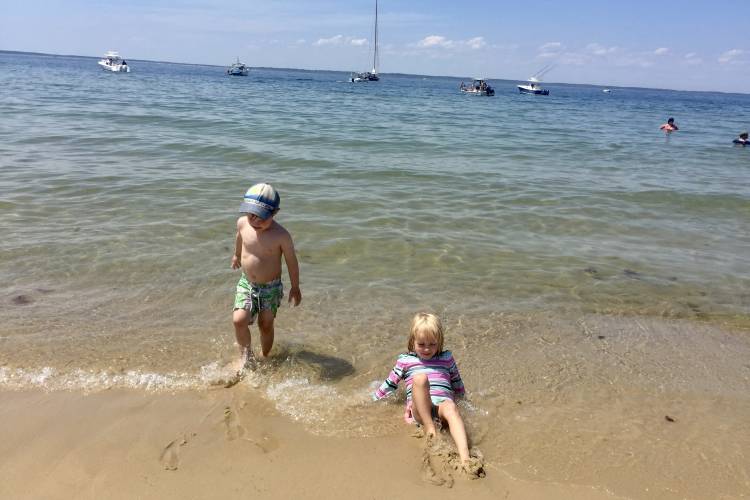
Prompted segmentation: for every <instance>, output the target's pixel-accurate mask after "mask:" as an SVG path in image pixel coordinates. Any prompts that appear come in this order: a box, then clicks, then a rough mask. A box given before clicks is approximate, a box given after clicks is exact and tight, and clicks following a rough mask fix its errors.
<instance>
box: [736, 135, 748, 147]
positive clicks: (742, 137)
mask: <svg viewBox="0 0 750 500" xmlns="http://www.w3.org/2000/svg"><path fill="white" fill-rule="evenodd" d="M734 143H735V144H741V145H743V146H747V145H748V144H750V139H748V136H747V132H741V133H740V136H739V137H738V138H737V139H735V140H734Z"/></svg>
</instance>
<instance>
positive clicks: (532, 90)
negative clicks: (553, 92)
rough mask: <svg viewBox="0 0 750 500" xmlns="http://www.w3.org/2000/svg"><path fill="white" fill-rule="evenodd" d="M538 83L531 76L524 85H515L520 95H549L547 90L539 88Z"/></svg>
mask: <svg viewBox="0 0 750 500" xmlns="http://www.w3.org/2000/svg"><path fill="white" fill-rule="evenodd" d="M539 83H540V82H539V80H537V79H536V78H534V77H533V76H532V77H531V78H529V82H528V83H526V84H525V85H517V87H518V91H519V92H520V93H522V94H536V95H549V90H547V89H543V88H542V87H540V86H539Z"/></svg>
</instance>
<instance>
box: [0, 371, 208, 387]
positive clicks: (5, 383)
mask: <svg viewBox="0 0 750 500" xmlns="http://www.w3.org/2000/svg"><path fill="white" fill-rule="evenodd" d="M211 376H213V374H212V373H211V374H209V373H208V372H202V373H201V374H200V375H192V374H189V373H174V372H173V373H153V372H143V371H139V370H129V371H125V372H122V373H114V372H111V371H107V370H82V369H76V370H72V371H70V372H67V373H63V372H61V371H59V370H57V369H56V368H51V367H48V366H45V367H43V368H40V369H37V370H27V369H24V368H9V367H5V366H3V367H0V388H3V389H10V390H24V389H44V390H46V391H74V390H82V391H86V392H89V391H100V390H105V389H111V388H127V389H143V390H147V391H175V390H189V389H196V388H205V387H208V386H209V385H210V381H211V380H212V379H211Z"/></svg>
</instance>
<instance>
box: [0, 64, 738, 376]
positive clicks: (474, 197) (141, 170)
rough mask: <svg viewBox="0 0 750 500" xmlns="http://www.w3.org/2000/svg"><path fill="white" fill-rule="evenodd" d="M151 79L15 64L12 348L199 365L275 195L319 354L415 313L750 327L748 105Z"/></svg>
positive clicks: (193, 72)
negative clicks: (253, 224) (258, 188)
mask: <svg viewBox="0 0 750 500" xmlns="http://www.w3.org/2000/svg"><path fill="white" fill-rule="evenodd" d="M131 65H132V68H133V72H132V73H131V74H126V75H120V74H109V73H104V72H102V71H100V70H99V69H98V67H97V65H96V61H95V59H91V58H79V57H62V56H38V55H28V54H12V53H0V85H1V86H2V89H3V92H2V94H0V113H1V114H2V116H3V119H2V122H0V133H2V136H3V140H2V142H0V232H1V233H2V235H3V238H2V239H1V240H0V277H1V278H2V282H3V284H4V287H3V291H2V295H1V296H0V299H2V301H3V307H2V309H0V320H2V321H3V323H4V324H5V325H6V327H5V328H6V330H7V331H9V332H11V333H9V334H8V338H11V339H15V340H14V341H18V342H27V340H21V339H27V336H28V335H31V334H33V333H34V332H39V331H40V330H46V329H48V328H54V329H56V330H58V329H59V330H61V331H63V332H65V335H64V336H63V338H64V339H65V340H64V341H61V340H60V337H56V338H55V341H54V342H55V349H62V351H63V352H66V351H65V350H66V349H71V351H70V352H71V353H72V352H78V349H79V348H80V347H81V346H83V345H89V343H90V342H91V341H92V339H109V336H110V335H116V334H118V332H122V331H126V332H129V333H128V336H125V337H124V338H128V339H135V338H138V335H143V336H146V337H149V338H153V337H155V338H157V339H158V338H164V337H160V336H161V335H167V338H174V339H179V343H180V344H181V345H191V344H190V342H197V343H198V345H199V346H200V347H195V346H194V349H193V350H192V351H191V353H190V354H189V355H188V358H189V359H191V360H193V364H190V363H188V365H189V366H192V367H194V365H196V364H197V365H198V366H202V363H204V362H205V361H206V359H209V360H210V359H211V358H212V357H216V356H219V354H217V352H218V353H225V352H226V351H225V350H226V346H227V345H231V341H232V339H231V327H230V325H229V324H228V312H227V311H228V308H229V307H230V306H229V304H230V303H231V296H232V288H233V286H234V283H235V282H236V279H237V275H236V273H234V272H232V271H231V270H230V269H229V258H230V256H231V247H232V242H233V231H234V223H235V219H236V216H237V214H236V208H237V206H238V204H239V201H240V199H241V196H242V194H243V193H244V191H245V189H246V188H247V187H248V186H250V185H251V184H253V183H255V182H258V181H267V182H271V183H273V184H274V185H275V186H276V187H277V188H278V190H279V191H280V193H281V196H282V210H281V212H280V214H279V215H278V220H279V221H280V222H281V223H282V224H283V225H285V226H286V227H287V228H288V229H289V230H290V231H291V232H292V234H293V235H294V237H295V242H296V245H297V249H298V253H299V256H300V260H301V266H302V290H303V293H304V296H305V302H304V305H303V307H302V308H300V309H298V310H296V311H291V310H289V309H285V310H283V313H282V316H281V317H280V319H279V321H280V324H281V325H282V327H284V328H286V329H293V330H295V331H297V332H298V333H299V336H298V337H296V338H297V339H300V340H301V341H302V342H315V343H321V344H322V345H328V344H331V345H336V344H337V341H338V340H337V339H339V337H340V336H342V335H348V334H349V332H352V331H360V332H361V330H362V329H363V328H364V329H367V328H368V327H367V326H365V325H370V324H373V323H376V322H382V325H383V329H385V330H386V331H387V332H389V333H388V334H387V337H388V338H389V339H390V340H389V341H388V342H386V343H384V344H382V347H380V349H378V352H380V350H381V349H382V350H384V351H387V350H388V349H392V348H393V346H395V345H400V344H401V340H399V339H400V338H401V336H402V332H403V328H404V324H405V323H408V318H409V317H410V316H411V315H412V314H413V313H414V312H415V311H417V310H419V309H431V310H436V311H439V312H441V314H444V315H446V316H448V317H453V318H458V317H461V315H469V316H470V317H472V318H479V319H481V318H485V317H489V316H491V315H494V314H498V313H504V312H509V313H539V312H544V313H547V312H551V313H552V314H558V313H559V314H570V313H572V314H579V313H605V314H615V315H617V314H629V315H632V314H635V315H657V316H663V317H667V318H697V319H708V320H714V321H717V322H725V321H730V322H733V323H737V322H739V323H742V324H744V323H746V320H747V318H748V314H750V296H749V295H748V292H747V290H748V289H750V252H748V249H749V248H750V183H749V182H748V179H749V178H750V177H749V175H748V174H750V150H745V149H743V148H738V147H734V146H732V144H731V140H732V138H733V137H735V136H736V134H737V133H738V132H739V131H740V130H741V129H743V128H747V127H748V126H749V125H750V96H748V95H739V94H720V93H709V92H704V93H696V92H676V91H667V90H647V89H626V88H623V89H614V90H613V92H612V93H610V94H605V93H603V92H601V88H598V87H589V86H569V85H555V84H550V85H549V88H550V90H551V95H550V96H548V97H540V96H524V95H519V94H517V93H516V92H515V87H514V85H515V83H516V82H510V81H497V82H493V83H494V84H495V87H496V89H497V95H496V96H495V97H494V98H478V97H473V96H466V95H462V94H460V93H459V92H458V91H457V87H458V84H459V80H458V79H455V78H435V77H417V76H406V75H387V76H386V77H384V78H383V80H382V81H381V82H379V83H376V84H363V85H352V84H349V83H347V82H346V77H347V75H346V74H343V73H335V72H310V71H293V70H275V69H254V70H253V71H252V72H251V74H250V76H249V77H247V78H229V77H227V76H226V75H225V74H224V73H223V68H217V67H207V66H190V65H177V64H167V63H153V62H144V61H131ZM667 116H675V118H676V120H677V123H678V124H679V125H680V127H681V130H680V131H679V132H678V133H676V134H673V135H672V136H670V137H665V136H664V134H662V133H661V132H659V130H658V126H659V125H660V124H661V123H662V122H663V121H664V120H665V119H666V117H667ZM284 279H285V280H286V279H287V277H286V276H284ZM284 322H286V323H284ZM165 332H168V333H165ZM360 335H362V334H361V333H360ZM118 338H122V337H118ZM207 338H208V339H215V347H211V348H208V347H206V346H205V344H204V343H205V341H206V339H207ZM45 342H46V341H44V340H43V341H42V345H46V344H45ZM108 345H109V344H108ZM114 345H117V346H118V347H119V348H125V349H127V350H128V351H131V350H132V351H134V352H135V353H137V354H138V355H139V356H140V355H142V356H144V357H146V358H150V357H151V356H152V354H151V353H150V351H149V350H148V349H147V350H146V351H145V352H141V347H139V346H141V344H139V343H137V342H131V343H129V344H128V346H127V347H123V346H122V345H120V344H117V343H115V344H114ZM212 345H214V344H212ZM8 349H9V348H8ZM206 349H208V350H206ZM211 349H214V350H211ZM8 352H9V350H6V354H5V360H6V362H7V363H10V364H16V363H21V360H22V359H24V358H23V355H22V354H19V352H14V353H13V354H8ZM24 352H26V351H24ZM34 352H36V351H34ZM181 355H184V353H182V354H181ZM33 359H34V360H36V361H34V362H31V364H32V365H34V364H35V363H36V362H41V361H40V360H43V359H44V356H43V355H41V354H39V353H36V354H35V355H34V358H33ZM92 363H93V361H92ZM81 364H85V363H83V362H81Z"/></svg>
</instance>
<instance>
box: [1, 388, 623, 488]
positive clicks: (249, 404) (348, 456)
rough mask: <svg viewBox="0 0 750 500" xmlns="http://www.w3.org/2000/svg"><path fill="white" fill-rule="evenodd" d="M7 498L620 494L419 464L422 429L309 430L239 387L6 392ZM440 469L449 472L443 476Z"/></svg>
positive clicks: (4, 475)
mask: <svg viewBox="0 0 750 500" xmlns="http://www.w3.org/2000/svg"><path fill="white" fill-rule="evenodd" d="M0 401H2V405H0V408H2V410H0V415H1V416H2V422H3V425H2V429H1V430H0V456H2V459H0V478H2V481H0V497H2V498H16V499H22V498H48V499H56V498H60V499H63V498H90V499H99V498H163V499H170V498H271V499H276V498H278V499H281V498H331V499H339V498H341V499H344V498H374V499H375V498H414V497H416V496H419V495H430V496H431V497H434V498H476V499H498V498H502V499H505V498H514V499H528V500H531V499H551V498H557V499H584V500H587V499H591V500H594V499H612V498H618V497H616V496H614V495H611V494H607V493H606V492H603V491H598V490H596V489H593V488H588V487H576V486H572V485H561V484H542V483H532V482H526V481H522V480H518V479H514V478H512V477H511V476H510V475H508V474H507V473H504V472H503V471H502V470H500V469H499V468H498V467H496V466H492V465H488V467H487V471H486V472H487V475H486V477H485V478H481V479H477V480H469V479H467V478H466V477H464V476H462V475H461V474H460V473H458V472H456V471H454V470H452V469H450V468H447V469H443V468H441V464H442V458H441V457H439V456H433V457H432V463H433V464H434V466H435V467H436V469H437V470H436V472H437V474H436V477H437V480H436V478H435V477H432V479H430V480H428V478H427V477H426V476H425V474H424V471H423V465H422V464H423V458H424V446H423V445H424V440H422V439H418V438H414V437H410V436H409V433H408V431H409V429H408V428H406V427H405V428H404V433H403V435H402V436H393V437H385V438H332V437H322V436H313V435H311V434H310V433H308V432H306V431H305V430H304V429H302V428H301V426H299V425H297V424H295V423H294V422H292V421H290V420H289V419H287V418H284V417H282V416H280V415H278V413H276V412H275V411H274V410H273V408H271V407H270V406H269V405H268V404H267V403H265V402H264V401H263V400H261V399H258V398H254V397H252V395H250V394H247V393H245V392H244V390H243V388H241V387H235V388H232V389H228V390H223V389H217V390H216V391H210V392H207V393H203V394H200V395H198V394H195V393H179V394H144V393H142V392H136V391H128V390H111V391H103V392H99V393H96V394H90V395H84V394H80V393H71V392H57V393H44V392H36V391H27V392H3V393H0ZM441 481H442V484H435V483H439V482H441Z"/></svg>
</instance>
